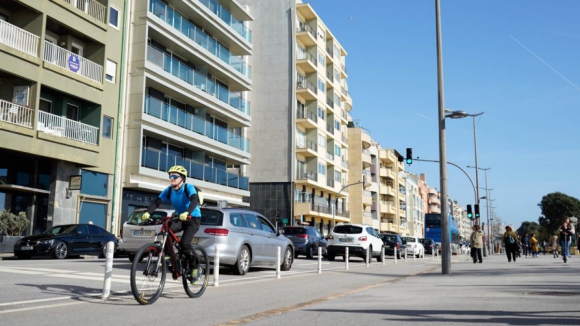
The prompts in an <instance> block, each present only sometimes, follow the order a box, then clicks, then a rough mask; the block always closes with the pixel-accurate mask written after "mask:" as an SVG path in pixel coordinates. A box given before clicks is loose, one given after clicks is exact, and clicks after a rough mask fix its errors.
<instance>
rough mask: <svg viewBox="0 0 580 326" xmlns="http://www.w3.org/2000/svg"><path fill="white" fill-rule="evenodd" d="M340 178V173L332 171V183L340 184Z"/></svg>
mask: <svg viewBox="0 0 580 326" xmlns="http://www.w3.org/2000/svg"><path fill="white" fill-rule="evenodd" d="M341 178H342V176H341V173H340V172H339V171H334V181H338V182H340V180H341Z"/></svg>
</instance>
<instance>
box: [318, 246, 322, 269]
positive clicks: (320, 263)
mask: <svg viewBox="0 0 580 326" xmlns="http://www.w3.org/2000/svg"><path fill="white" fill-rule="evenodd" d="M320 273H322V247H318V274H320Z"/></svg>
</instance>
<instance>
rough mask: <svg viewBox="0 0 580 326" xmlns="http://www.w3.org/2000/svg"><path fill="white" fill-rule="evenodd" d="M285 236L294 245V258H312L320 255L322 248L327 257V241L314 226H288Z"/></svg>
mask: <svg viewBox="0 0 580 326" xmlns="http://www.w3.org/2000/svg"><path fill="white" fill-rule="evenodd" d="M284 236H286V237H287V238H288V239H290V240H291V241H292V243H294V257H298V255H306V258H312V257H314V255H317V254H318V248H319V247H320V248H322V256H326V247H327V242H326V239H324V237H322V234H320V232H319V231H318V229H317V228H315V227H313V226H287V227H285V228H284Z"/></svg>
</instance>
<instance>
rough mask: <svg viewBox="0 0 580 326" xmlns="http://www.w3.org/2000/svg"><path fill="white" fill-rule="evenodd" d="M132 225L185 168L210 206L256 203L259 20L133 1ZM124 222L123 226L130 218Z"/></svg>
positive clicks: (220, 5)
mask: <svg viewBox="0 0 580 326" xmlns="http://www.w3.org/2000/svg"><path fill="white" fill-rule="evenodd" d="M130 10H131V15H130V17H129V21H130V23H131V26H132V28H131V32H130V35H129V40H130V44H129V51H128V56H129V60H128V61H129V66H128V70H127V82H128V86H127V95H126V105H127V112H126V123H125V133H124V137H125V139H124V146H123V148H124V152H123V173H122V176H123V177H122V188H123V189H122V218H123V220H125V219H126V218H127V217H128V215H129V214H130V213H131V212H132V211H133V210H134V209H136V208H140V207H146V206H147V205H149V203H150V202H151V201H153V200H155V198H156V197H157V196H158V194H159V192H160V191H162V190H163V189H164V188H165V187H167V186H168V181H167V170H168V169H169V168H170V167H171V166H173V165H183V166H184V167H185V168H186V169H187V170H188V172H189V179H188V182H190V183H194V184H195V185H196V186H198V187H199V188H201V189H202V190H203V192H204V198H205V202H206V203H207V204H208V205H217V204H218V203H227V205H230V206H247V205H248V204H247V203H245V202H244V201H243V198H244V197H247V196H249V194H250V192H249V179H248V176H247V172H246V170H247V166H248V165H249V164H250V158H251V155H250V140H249V138H248V135H247V134H248V128H249V127H250V126H251V106H250V101H248V99H247V96H248V93H249V91H250V90H251V89H252V75H253V72H252V69H251V67H250V65H249V64H248V58H249V57H250V56H251V55H252V52H253V48H254V46H253V44H252V32H251V30H250V28H249V22H251V21H252V20H253V17H252V15H250V13H249V9H248V8H247V7H246V6H241V5H240V4H239V3H238V2H236V1H232V0H224V1H219V2H214V1H211V2H210V1H181V0H168V1H161V0H149V1H132V4H131V8H130ZM121 222H122V221H121Z"/></svg>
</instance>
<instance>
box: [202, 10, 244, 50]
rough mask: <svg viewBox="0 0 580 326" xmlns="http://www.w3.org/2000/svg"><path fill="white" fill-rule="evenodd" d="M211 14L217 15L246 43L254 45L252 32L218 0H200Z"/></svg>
mask: <svg viewBox="0 0 580 326" xmlns="http://www.w3.org/2000/svg"><path fill="white" fill-rule="evenodd" d="M198 1H199V2H200V3H201V4H203V5H204V6H206V7H207V8H208V9H209V10H210V11H211V12H213V13H214V14H216V16H218V17H219V18H220V19H221V20H222V21H223V22H224V23H226V24H227V25H228V26H230V27H231V28H232V29H233V30H234V31H236V33H238V34H239V35H241V36H242V37H243V38H244V39H245V40H246V41H248V42H250V43H252V31H251V30H250V29H249V28H248V27H246V25H244V22H242V21H239V20H237V19H236V18H234V16H232V14H231V13H230V12H229V11H227V10H226V8H224V7H223V6H222V5H221V4H219V3H218V2H217V1H216V0H198Z"/></svg>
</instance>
